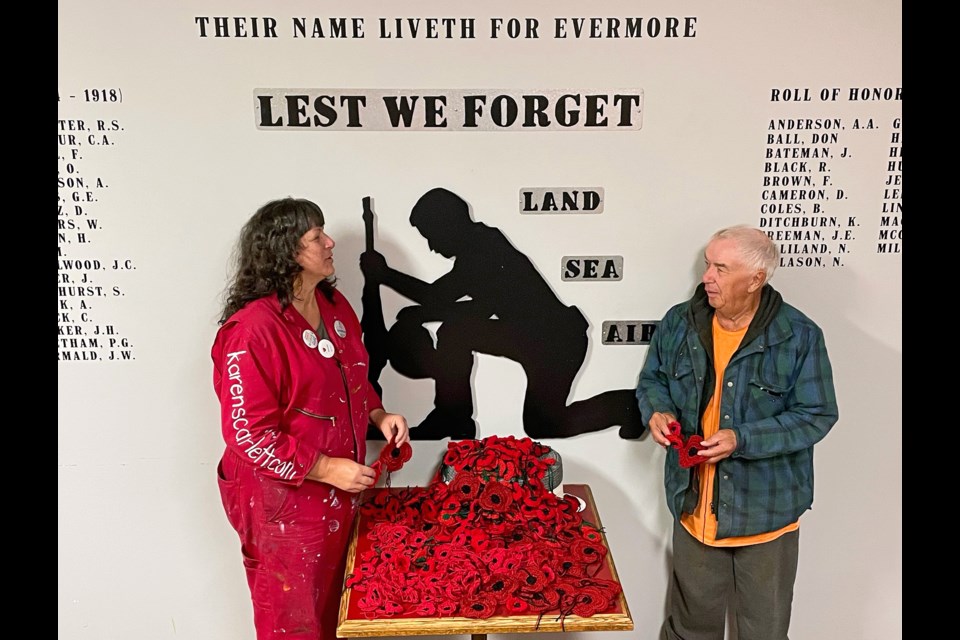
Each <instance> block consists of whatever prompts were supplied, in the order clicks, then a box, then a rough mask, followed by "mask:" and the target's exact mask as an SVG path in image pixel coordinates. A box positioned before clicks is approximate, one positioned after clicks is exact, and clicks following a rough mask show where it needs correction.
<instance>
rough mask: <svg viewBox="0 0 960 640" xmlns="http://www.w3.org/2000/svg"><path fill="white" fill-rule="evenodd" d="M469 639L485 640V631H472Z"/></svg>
mask: <svg viewBox="0 0 960 640" xmlns="http://www.w3.org/2000/svg"><path fill="white" fill-rule="evenodd" d="M470 640H487V634H485V633H474V634H472V635H471V636H470Z"/></svg>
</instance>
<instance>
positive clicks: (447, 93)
mask: <svg viewBox="0 0 960 640" xmlns="http://www.w3.org/2000/svg"><path fill="white" fill-rule="evenodd" d="M253 99H254V114H255V117H256V126H257V129H261V130H271V129H274V130H283V131H291V130H292V131H297V130H301V131H302V130H309V131H597V130H601V131H603V130H605V131H637V130H639V129H640V126H641V123H642V120H643V118H642V116H643V90H642V89H599V90H577V89H550V90H544V91H517V90H509V89H507V90H501V89H456V90H433V89H426V90H424V89H256V90H254V94H253Z"/></svg>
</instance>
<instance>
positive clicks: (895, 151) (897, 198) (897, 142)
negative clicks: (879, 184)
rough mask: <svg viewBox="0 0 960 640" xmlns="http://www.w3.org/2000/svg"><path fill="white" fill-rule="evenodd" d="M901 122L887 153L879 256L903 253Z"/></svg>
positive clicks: (892, 131) (892, 127) (896, 121)
mask: <svg viewBox="0 0 960 640" xmlns="http://www.w3.org/2000/svg"><path fill="white" fill-rule="evenodd" d="M902 125H903V121H902V119H901V118H894V120H893V122H892V123H891V125H890V131H889V136H890V146H889V150H888V152H887V160H886V163H887V174H886V180H884V182H883V201H882V203H881V205H880V230H879V231H878V232H877V253H878V254H880V253H882V254H886V255H895V254H898V253H901V251H902V249H901V247H900V241H901V240H902V235H903V231H902V228H901V225H902V224H903V201H902V198H903V149H902V148H901V141H902V137H903V136H902V134H901V127H902Z"/></svg>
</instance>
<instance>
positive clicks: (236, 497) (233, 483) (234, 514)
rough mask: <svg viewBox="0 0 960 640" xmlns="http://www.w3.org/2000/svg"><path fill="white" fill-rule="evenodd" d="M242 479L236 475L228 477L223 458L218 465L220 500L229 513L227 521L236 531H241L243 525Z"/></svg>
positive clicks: (225, 510)
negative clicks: (241, 505)
mask: <svg viewBox="0 0 960 640" xmlns="http://www.w3.org/2000/svg"><path fill="white" fill-rule="evenodd" d="M239 484H240V481H239V480H237V479H236V478H234V477H227V474H226V473H224V470H223V460H220V464H218V465H217V486H218V487H219V488H220V500H221V502H223V510H224V512H225V513H226V514H227V521H228V522H229V523H230V526H231V527H233V529H234V530H235V531H240V530H241V528H242V525H243V516H242V515H241V512H240V491H239Z"/></svg>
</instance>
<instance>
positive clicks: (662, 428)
mask: <svg viewBox="0 0 960 640" xmlns="http://www.w3.org/2000/svg"><path fill="white" fill-rule="evenodd" d="M676 420H677V419H676V417H674V415H673V414H672V413H660V412H659V411H658V412H656V413H654V414H653V415H652V416H650V423H649V424H648V425H647V427H648V428H649V429H650V437H651V438H653V441H654V442H656V443H657V444H658V445H660V446H661V447H663V448H664V449H666V448H667V447H669V446H670V441H669V440H668V439H667V436H668V435H670V427H668V426H667V425H669V424H670V423H671V422H676Z"/></svg>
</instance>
